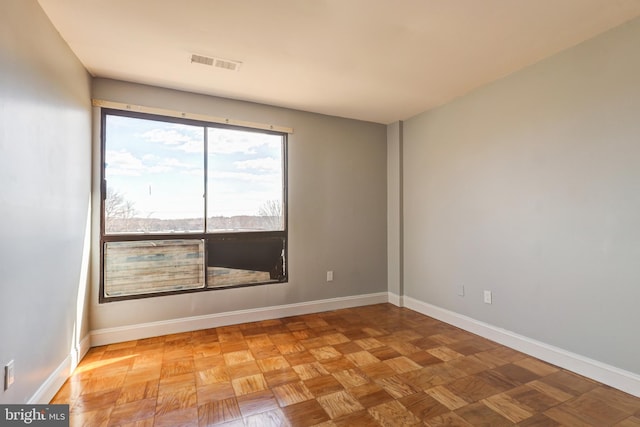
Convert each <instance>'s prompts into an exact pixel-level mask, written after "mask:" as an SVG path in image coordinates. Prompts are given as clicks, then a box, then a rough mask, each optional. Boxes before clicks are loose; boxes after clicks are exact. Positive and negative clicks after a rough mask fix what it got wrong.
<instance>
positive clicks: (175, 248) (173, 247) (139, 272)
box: [104, 239, 204, 297]
mask: <svg viewBox="0 0 640 427" xmlns="http://www.w3.org/2000/svg"><path fill="white" fill-rule="evenodd" d="M202 287H204V243H203V241H202V240H195V239H194V240H145V241H137V242H106V243H105V244H104V294H105V296H107V297H116V296H125V295H138V294H149V293H156V292H166V291H176V290H183V289H197V288H202Z"/></svg>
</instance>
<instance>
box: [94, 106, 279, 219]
mask: <svg viewBox="0 0 640 427" xmlns="http://www.w3.org/2000/svg"><path fill="white" fill-rule="evenodd" d="M208 132H209V135H208V138H209V153H208V155H209V159H208V163H209V173H208V175H209V183H208V185H209V206H208V212H207V214H208V216H234V215H256V214H257V213H258V210H259V208H260V206H261V205H262V204H263V203H264V202H265V201H267V200H281V199H282V137H281V136H279V135H269V134H263V133H257V132H244V131H237V130H230V129H219V128H208ZM204 133H205V129H204V128H203V127H197V126H190V125H183V124H174V123H165V122H158V121H153V120H144V119H134V118H130V117H121V116H107V126H106V135H107V144H106V151H105V163H106V167H105V177H106V179H107V182H108V186H109V187H111V188H112V189H114V190H116V191H118V192H119V193H120V194H122V195H123V196H124V197H125V198H126V199H127V200H130V201H132V202H133V203H134V208H135V210H136V213H137V215H136V216H138V217H150V218H163V219H169V218H197V217H202V215H203V211H204V210H203V204H204V199H203V194H204V158H203V157H204V156H203V152H204V143H203V141H204Z"/></svg>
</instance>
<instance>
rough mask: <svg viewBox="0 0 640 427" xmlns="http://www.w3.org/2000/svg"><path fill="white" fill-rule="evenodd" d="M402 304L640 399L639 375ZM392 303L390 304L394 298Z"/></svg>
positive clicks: (409, 301)
mask: <svg viewBox="0 0 640 427" xmlns="http://www.w3.org/2000/svg"><path fill="white" fill-rule="evenodd" d="M403 300H404V306H405V307H407V308H410V309H411V310H414V311H417V312H419V313H422V314H424V315H427V316H430V317H433V318H435V319H438V320H441V321H443V322H446V323H449V324H451V325H453V326H457V327H459V328H461V329H464V330H466V331H469V332H472V333H474V334H476V335H480V336H481V337H484V338H487V339H490V340H492V341H495V342H497V343H500V344H503V345H506V346H508V347H511V348H513V349H515V350H518V351H521V352H523V353H526V354H528V355H530V356H533V357H536V358H538V359H541V360H544V361H545V362H549V363H551V364H553V365H556V366H559V367H561V368H564V369H567V370H569V371H572V372H575V373H577V374H580V375H583V376H585V377H588V378H591V379H593V380H595V381H598V382H601V383H603V384H607V385H609V386H611V387H614V388H617V389H618V390H622V391H624V392H626V393H629V394H632V395H634V396H637V397H640V375H637V374H634V373H633V372H629V371H625V370H623V369H619V368H616V367H615V366H611V365H607V364H605V363H602V362H598V361H597V360H593V359H590V358H588V357H584V356H581V355H579V354H575V353H572V352H570V351H567V350H563V349H561V348H558V347H555V346H552V345H549V344H545V343H543V342H540V341H536V340H534V339H531V338H527V337H525V336H523V335H519V334H516V333H514V332H511V331H508V330H506V329H502V328H498V327H496V326H493V325H490V324H488V323H484V322H480V321H478V320H475V319H473V318H471V317H467V316H464V315H462V314H458V313H455V312H453V311H449V310H446V309H444V308H440V307H437V306H435V305H431V304H428V303H426V302H422V301H419V300H417V299H414V298H411V297H407V296H405V297H403ZM389 302H391V296H390V297H389Z"/></svg>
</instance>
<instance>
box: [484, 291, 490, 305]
mask: <svg viewBox="0 0 640 427" xmlns="http://www.w3.org/2000/svg"><path fill="white" fill-rule="evenodd" d="M484 303H485V304H491V291H484Z"/></svg>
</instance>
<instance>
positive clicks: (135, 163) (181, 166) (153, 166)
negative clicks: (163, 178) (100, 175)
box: [106, 149, 202, 176]
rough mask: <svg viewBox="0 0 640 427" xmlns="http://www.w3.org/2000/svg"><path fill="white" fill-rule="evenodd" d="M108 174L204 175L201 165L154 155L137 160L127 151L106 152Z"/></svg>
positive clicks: (147, 155)
mask: <svg viewBox="0 0 640 427" xmlns="http://www.w3.org/2000/svg"><path fill="white" fill-rule="evenodd" d="M106 159H107V162H106V163H107V173H108V174H109V175H110V176H115V175H120V176H123V175H124V176H140V175H143V174H148V173H169V172H174V171H181V172H184V171H188V172H192V171H196V172H197V173H202V166H201V165H199V164H193V163H186V162H183V161H180V160H178V159H176V158H173V157H169V158H161V157H158V156H155V155H152V154H146V155H144V156H142V159H139V158H137V157H136V156H134V155H133V154H132V153H130V152H129V151H126V150H124V149H123V150H120V151H110V150H107V152H106Z"/></svg>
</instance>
